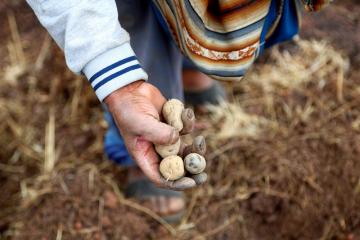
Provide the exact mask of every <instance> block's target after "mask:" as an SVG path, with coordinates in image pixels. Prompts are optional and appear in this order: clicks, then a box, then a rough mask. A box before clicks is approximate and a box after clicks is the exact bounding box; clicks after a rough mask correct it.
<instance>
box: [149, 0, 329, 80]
mask: <svg viewBox="0 0 360 240" xmlns="http://www.w3.org/2000/svg"><path fill="white" fill-rule="evenodd" d="M153 1H154V3H155V4H156V6H157V8H158V9H159V10H160V13H161V15H162V17H163V18H164V19H165V20H166V23H167V26H168V29H169V30H170V32H171V33H172V35H173V37H174V39H175V41H176V42H177V44H178V46H179V47H180V49H181V50H182V52H183V53H184V54H185V55H186V56H187V57H188V58H189V59H190V60H191V61H192V62H193V63H194V64H195V65H196V66H197V67H198V68H199V69H200V70H201V71H202V72H204V73H206V74H208V75H210V76H211V77H213V78H215V79H219V80H240V79H241V78H242V77H243V76H244V74H245V72H246V70H247V69H248V68H249V66H250V65H251V64H252V63H253V62H254V60H255V59H256V57H257V56H258V55H259V51H260V48H261V43H260V35H261V33H262V30H263V25H264V21H265V18H266V16H267V14H268V12H269V7H270V4H271V1H272V0H153ZM273 1H279V2H281V1H284V0H273ZM290 1H300V0H290ZM301 1H302V4H303V5H304V6H305V9H307V10H309V11H317V10H319V9H320V8H322V7H323V6H325V5H327V4H328V3H329V2H330V0H301ZM299 3H300V2H297V6H299ZM280 4H281V3H280ZM299 10H300V9H299ZM275 24H276V23H275ZM273 28H275V26H273Z"/></svg>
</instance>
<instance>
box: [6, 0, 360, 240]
mask: <svg viewBox="0 0 360 240" xmlns="http://www.w3.org/2000/svg"><path fill="white" fill-rule="evenodd" d="M10 2H11V4H10ZM359 11H360V5H359V3H358V1H356V0H354V1H343V2H341V3H338V4H337V5H335V6H333V7H331V8H328V9H326V10H324V11H323V12H321V13H316V14H314V15H307V16H306V17H305V19H304V23H303V25H304V28H303V32H302V34H301V35H302V36H304V38H306V39H311V38H315V39H317V40H319V39H325V40H327V41H329V42H331V44H332V46H333V47H334V48H335V49H336V50H337V51H340V52H341V53H342V54H343V56H344V58H345V57H349V59H350V67H349V70H348V71H347V72H346V75H345V76H346V78H345V82H344V85H343V93H344V96H343V99H339V95H337V93H338V92H337V89H338V88H337V87H338V86H337V85H336V79H337V75H336V74H335V73H336V71H334V74H333V75H331V74H330V75H326V76H324V78H326V81H327V83H328V84H325V85H324V86H323V87H319V86H320V85H321V83H322V81H321V79H314V81H310V82H306V83H303V84H300V85H299V87H296V88H281V87H278V88H276V91H274V92H271V94H268V93H266V94H265V93H264V89H263V88H262V87H260V86H258V85H257V84H253V83H251V82H249V83H246V82H244V83H241V84H237V85H236V86H235V87H234V89H235V90H234V101H235V102H237V101H238V104H239V106H241V108H242V109H243V110H244V111H245V112H246V113H247V114H252V116H253V115H255V116H256V119H266V122H271V123H274V124H268V125H266V124H265V125H266V127H263V128H262V131H261V132H259V133H258V134H257V135H256V137H253V136H250V135H251V134H249V135H246V136H245V135H244V134H245V127H244V129H238V132H239V135H232V137H227V138H220V137H219V136H217V134H214V132H217V133H220V131H222V130H223V127H224V126H222V125H221V122H226V121H225V120H224V121H214V120H210V123H211V124H213V128H212V130H208V131H205V132H204V134H205V135H207V139H208V140H209V151H208V154H207V159H208V166H209V167H208V169H207V171H208V172H209V176H210V180H209V182H208V183H207V184H205V185H204V186H203V187H200V188H197V189H195V190H192V191H189V192H187V196H188V206H189V207H188V209H187V213H186V215H185V217H184V219H183V220H182V222H181V224H179V225H176V226H169V225H166V224H164V223H162V222H161V221H159V219H157V216H155V215H154V214H153V213H152V212H149V210H148V209H147V208H145V207H143V206H141V205H138V204H136V202H135V201H133V200H131V199H125V198H124V197H123V196H122V189H123V188H124V187H125V184H126V182H125V179H126V170H125V169H122V168H120V167H117V166H115V165H112V164H110V163H108V161H107V160H106V159H105V157H104V156H103V153H102V145H101V144H102V137H103V133H104V131H105V129H106V126H105V123H104V121H103V120H102V113H101V108H100V104H99V103H98V102H97V100H96V98H95V96H94V94H93V93H92V92H91V90H90V88H89V86H88V85H87V84H86V81H85V80H84V79H82V78H78V77H76V76H74V75H73V74H71V73H70V72H69V71H68V70H67V69H66V67H65V65H64V60H63V56H62V53H61V51H60V50H59V49H58V48H57V47H56V46H55V44H54V43H50V48H49V50H48V51H46V53H45V58H44V64H43V65H44V67H41V68H39V69H38V70H34V65H33V64H32V63H34V62H35V61H36V60H37V59H39V58H38V56H39V53H40V52H41V49H42V46H44V44H46V41H47V40H46V34H45V32H44V31H43V29H41V27H40V26H39V25H38V23H37V21H36V20H35V17H34V15H33V14H32V13H31V11H30V10H29V8H28V7H27V6H26V5H25V4H24V3H22V2H21V1H6V2H1V3H0V27H1V28H0V29H1V31H0V38H1V41H2V43H3V44H2V45H1V46H0V56H2V58H1V59H2V60H0V67H1V69H2V72H4V76H5V75H6V74H5V73H9V71H10V70H9V68H8V67H9V66H18V65H21V64H22V62H21V58H20V59H19V58H18V57H15V60H14V58H11V57H10V56H13V55H14V51H13V50H11V49H12V48H11V46H12V45H8V44H9V43H13V42H14V37H12V35H11V34H10V33H11V28H10V27H9V24H8V16H10V18H11V14H12V13H14V16H15V19H16V22H17V24H18V30H19V33H20V37H21V45H22V48H23V50H24V55H25V56H26V63H25V64H24V65H25V66H26V67H25V68H24V69H23V70H22V71H20V73H19V74H17V75H16V76H15V77H13V78H11V77H10V78H6V79H5V77H2V78H4V79H2V81H1V83H0V84H1V87H0V109H1V111H0V133H1V136H2V137H1V139H0V144H1V145H2V146H3V147H2V148H1V149H0V159H1V162H0V185H1V189H2V191H1V198H0V239H2V238H4V239H36V240H38V239H44V240H45V239H49V240H50V239H174V238H178V239H193V238H196V237H197V238H199V239H269V240H270V239H344V240H356V239H360V162H359V160H360V108H359V106H360V88H359V86H360V71H359V70H358V69H359V67H360V57H359V50H360V36H359V32H360V21H359V20H360V19H359V14H358V13H359ZM15 42H16V41H15ZM15 45H16V44H15ZM8 46H10V48H8ZM290 47H291V54H294V55H296V54H300V53H299V48H298V47H296V45H292V46H290ZM17 48H19V46H18V45H17ZM9 49H10V50H9ZM281 51H287V50H286V49H285V48H284V49H283V48H281V49H280V52H281ZM15 55H16V54H15ZM40 55H41V54H40ZM267 60H269V61H268V62H267V63H264V62H262V63H258V65H257V66H256V67H255V70H254V73H251V74H256V73H260V72H261V71H262V69H265V68H263V66H265V65H266V64H270V66H272V65H271V64H272V62H275V60H276V59H275V58H274V56H273V55H271V54H270V56H268V59H267ZM311 60H313V59H306V60H304V61H311ZM327 64H331V63H330V62H329V63H327ZM267 66H268V65H267ZM14 71H15V70H11V71H10V72H14ZM316 76H321V74H319V75H316ZM265 98H266V99H265ZM267 98H269V99H271V101H270V102H269V99H267ZM235 114H240V113H239V112H236V113H235ZM203 118H204V119H214V116H210V118H209V116H207V115H206V116H203ZM225 118H226V115H224V119H225ZM52 119H53V120H52ZM52 123H54V125H53V126H54V128H52V127H51V126H52ZM259 126H261V124H260V123H259ZM232 128H233V126H231V131H230V132H234V129H232ZM259 128H260V127H259ZM221 129H222V130H221ZM51 132H53V133H55V144H52V143H51V140H49V136H51V134H50V133H51ZM49 134H50V135H49ZM242 134H243V135H242ZM45 135H46V136H47V137H46V138H44V136H45ZM50 138H51V137H50ZM49 149H50V150H49ZM51 149H54V150H55V151H54V152H52V151H51ZM44 156H45V157H44ZM49 159H50V160H51V159H55V160H56V165H55V167H54V168H53V169H52V170H51V171H50V172H44V170H43V165H44V162H45V161H50V160H49Z"/></svg>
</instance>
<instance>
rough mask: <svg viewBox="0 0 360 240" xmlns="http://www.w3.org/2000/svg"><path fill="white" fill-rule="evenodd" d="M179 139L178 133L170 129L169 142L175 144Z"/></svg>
mask: <svg viewBox="0 0 360 240" xmlns="http://www.w3.org/2000/svg"><path fill="white" fill-rule="evenodd" d="M178 139H179V132H178V131H176V129H175V128H173V129H172V131H171V135H170V142H171V143H175V142H177V140H178Z"/></svg>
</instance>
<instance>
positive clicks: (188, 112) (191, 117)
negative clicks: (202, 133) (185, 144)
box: [181, 108, 195, 135]
mask: <svg viewBox="0 0 360 240" xmlns="http://www.w3.org/2000/svg"><path fill="white" fill-rule="evenodd" d="M181 120H182V122H183V125H184V127H183V129H182V130H181V134H182V135H185V134H188V133H191V132H192V131H193V130H194V126H195V113H194V111H193V110H192V109H191V108H186V109H185V110H184V111H183V112H182V113H181Z"/></svg>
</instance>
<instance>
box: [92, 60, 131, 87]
mask: <svg viewBox="0 0 360 240" xmlns="http://www.w3.org/2000/svg"><path fill="white" fill-rule="evenodd" d="M134 60H136V57H135V56H131V57H128V58H125V59H122V60H120V61H118V62H115V63H113V64H111V65H110V66H107V67H105V68H103V69H102V70H100V71H99V72H97V73H95V74H94V75H93V76H92V77H91V78H90V79H89V82H90V83H92V82H93V81H95V79H97V78H98V77H100V76H101V75H103V74H105V73H107V72H108V71H110V70H112V69H114V68H116V67H119V66H121V65H123V64H125V63H128V62H131V61H134Z"/></svg>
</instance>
